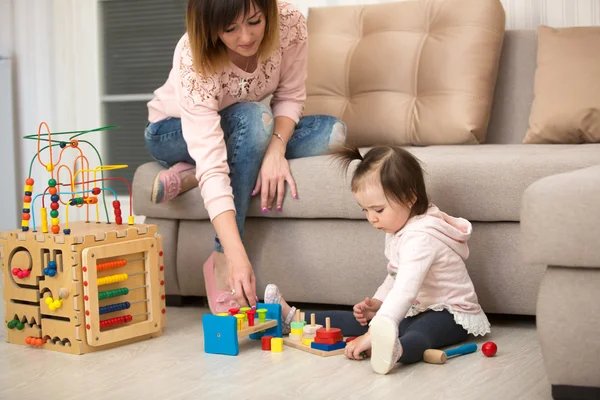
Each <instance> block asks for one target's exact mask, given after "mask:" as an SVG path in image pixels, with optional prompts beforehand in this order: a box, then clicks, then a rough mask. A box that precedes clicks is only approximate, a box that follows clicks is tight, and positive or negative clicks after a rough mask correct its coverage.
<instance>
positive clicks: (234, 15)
mask: <svg viewBox="0 0 600 400" xmlns="http://www.w3.org/2000/svg"><path fill="white" fill-rule="evenodd" d="M252 5H254V7H255V8H256V9H258V10H260V11H262V13H263V17H262V18H265V35H264V38H263V40H262V42H261V44H260V47H259V49H258V57H259V62H260V61H263V60H265V59H266V58H268V57H269V56H270V55H271V53H272V52H273V51H274V50H275V48H276V46H277V45H278V43H279V6H278V4H277V0H188V4H187V11H186V28H187V33H188V37H189V41H190V48H191V50H192V57H193V59H194V69H195V70H196V72H197V73H199V74H201V75H203V76H208V75H212V74H214V73H217V72H219V71H221V70H223V69H224V68H225V67H227V66H228V65H229V59H228V57H227V48H226V46H225V44H224V43H223V42H222V41H221V39H219V33H220V32H223V31H224V30H225V29H227V28H228V27H229V26H230V25H232V24H233V23H234V22H235V21H236V20H237V19H238V18H239V17H240V16H241V17H244V18H247V17H248V14H249V13H250V9H251V6H252Z"/></svg>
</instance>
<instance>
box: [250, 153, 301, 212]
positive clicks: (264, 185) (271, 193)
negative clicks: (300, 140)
mask: <svg viewBox="0 0 600 400" xmlns="http://www.w3.org/2000/svg"><path fill="white" fill-rule="evenodd" d="M280 147H283V146H280ZM286 181H287V183H288V184H289V185H290V189H291V191H292V196H293V197H294V198H295V199H296V198H298V192H297V190H296V182H295V181H294V178H293V177H292V173H291V172H290V165H289V163H288V160H286V158H285V150H284V151H281V150H280V149H279V148H277V147H273V146H269V148H268V149H267V152H266V153H265V157H264V158H263V162H262V166H261V167H260V172H259V173H258V178H257V179H256V186H255V187H254V190H253V191H252V195H253V196H254V195H256V194H258V193H259V192H261V202H260V206H261V208H262V211H263V213H266V212H267V210H271V209H272V208H273V201H274V200H275V197H277V211H281V207H282V206H283V197H284V195H285V182H286Z"/></svg>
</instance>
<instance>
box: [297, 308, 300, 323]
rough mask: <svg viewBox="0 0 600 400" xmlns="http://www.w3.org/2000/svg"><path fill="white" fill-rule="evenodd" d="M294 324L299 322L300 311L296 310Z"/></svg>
mask: <svg viewBox="0 0 600 400" xmlns="http://www.w3.org/2000/svg"><path fill="white" fill-rule="evenodd" d="M296 322H300V310H298V309H296Z"/></svg>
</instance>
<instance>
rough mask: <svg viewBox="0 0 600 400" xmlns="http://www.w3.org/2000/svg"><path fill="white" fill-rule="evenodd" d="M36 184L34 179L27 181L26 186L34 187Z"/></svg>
mask: <svg viewBox="0 0 600 400" xmlns="http://www.w3.org/2000/svg"><path fill="white" fill-rule="evenodd" d="M34 183H35V181H34V180H33V178H27V179H26V180H25V184H26V185H29V186H33V184H34Z"/></svg>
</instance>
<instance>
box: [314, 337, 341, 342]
mask: <svg viewBox="0 0 600 400" xmlns="http://www.w3.org/2000/svg"><path fill="white" fill-rule="evenodd" d="M343 339H344V338H343V337H341V336H340V337H337V338H332V339H323V338H320V337H318V336H316V337H315V343H319V344H336V343H339V342H341V341H342V340H343Z"/></svg>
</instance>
